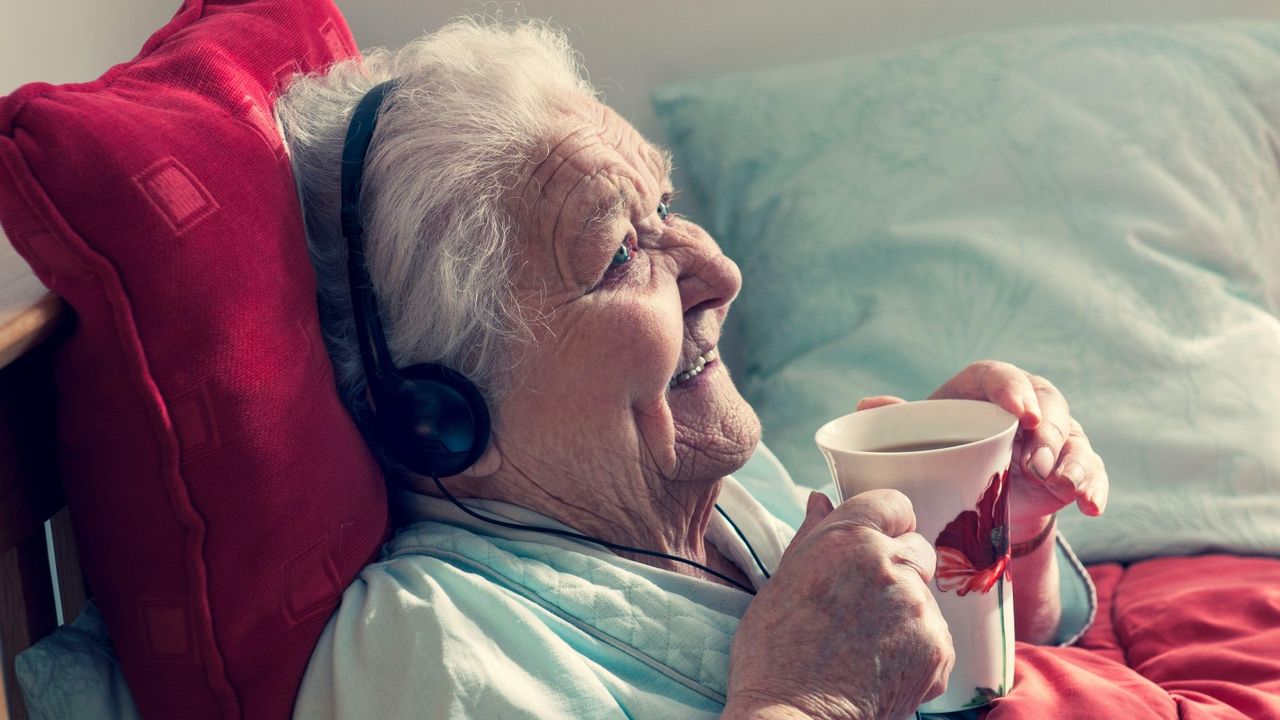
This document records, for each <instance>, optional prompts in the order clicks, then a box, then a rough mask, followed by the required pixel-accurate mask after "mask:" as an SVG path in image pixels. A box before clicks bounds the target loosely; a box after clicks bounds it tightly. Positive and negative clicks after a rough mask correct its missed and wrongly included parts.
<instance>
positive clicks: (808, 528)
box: [791, 490, 835, 545]
mask: <svg viewBox="0 0 1280 720" xmlns="http://www.w3.org/2000/svg"><path fill="white" fill-rule="evenodd" d="M834 509H835V508H833V507H832V505H831V498H828V497H827V496H826V495H823V494H822V493H820V492H818V491H817V490H814V491H812V492H810V493H809V502H808V504H807V505H806V507H805V510H804V522H802V523H800V527H799V529H797V530H796V534H795V537H793V538H791V544H792V545H799V544H800V541H801V540H803V539H804V538H805V537H807V536H808V535H809V533H811V532H813V529H814V528H815V527H817V526H818V525H819V524H820V523H821V522H822V521H823V520H825V519H826V517H827V516H828V515H830V514H831V511H832V510H834Z"/></svg>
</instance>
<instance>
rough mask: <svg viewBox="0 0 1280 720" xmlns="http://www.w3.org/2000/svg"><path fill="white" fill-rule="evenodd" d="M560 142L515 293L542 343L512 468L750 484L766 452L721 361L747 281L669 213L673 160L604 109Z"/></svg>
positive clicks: (541, 185)
mask: <svg viewBox="0 0 1280 720" xmlns="http://www.w3.org/2000/svg"><path fill="white" fill-rule="evenodd" d="M547 141H548V142H547V148H548V152H549V154H548V155H547V156H546V158H545V159H544V160H542V161H541V162H539V163H538V164H537V165H536V166H534V167H533V168H532V170H531V172H530V174H529V176H528V177H527V178H525V179H524V182H522V183H521V184H520V185H519V186H518V187H517V188H516V198H515V208H516V215H517V223H518V227H520V228H521V235H522V237H521V240H522V241H523V242H522V243H520V245H521V247H520V248H519V261H518V263H517V268H518V270H517V272H516V282H517V286H518V290H519V293H520V295H521V306H522V308H523V310H524V311H525V312H528V313H530V315H531V319H532V320H533V321H534V324H535V328H536V334H537V340H538V342H537V343H536V344H535V345H534V347H533V348H532V349H531V351H530V353H529V354H528V356H526V357H525V358H523V359H522V361H521V364H520V366H519V367H518V370H517V372H518V373H519V375H520V378H521V381H520V382H521V383H522V384H520V385H519V386H518V389H517V390H516V391H515V393H514V394H513V395H512V396H511V397H510V399H509V400H508V401H507V402H506V403H505V404H504V405H503V408H502V412H501V414H500V417H501V420H500V426H499V427H498V428H496V431H497V436H498V439H499V442H501V443H502V453H503V457H504V458H505V459H506V460H508V461H511V462H513V463H515V464H516V465H517V467H519V465H520V464H525V465H532V466H537V465H544V466H545V467H543V468H542V471H543V472H554V473H560V474H561V475H563V474H564V473H565V472H573V473H581V479H584V480H587V481H591V480H606V481H607V480H609V479H611V478H617V477H618V476H619V475H621V474H624V473H639V474H643V475H644V476H646V478H647V479H649V480H663V481H668V480H682V479H707V478H719V477H722V476H724V475H725V474H728V473H730V472H733V471H734V470H737V469H738V468H739V467H741V466H742V465H743V464H744V463H745V462H746V460H747V458H748V457H749V456H750V454H751V452H752V450H753V449H754V448H755V445H756V443H757V441H758V440H759V438H760V425H759V420H758V419H757V418H756V415H755V413H754V411H753V410H752V409H751V407H750V406H749V405H748V404H747V402H746V401H745V400H744V399H743V398H742V396H741V395H740V394H739V393H738V391H737V389H736V388H735V387H734V385H733V382H732V380H730V378H729V373H728V371H727V370H726V369H725V368H724V366H723V364H722V363H721V361H720V360H719V358H718V348H717V345H718V343H719V340H720V332H721V328H722V326H723V324H724V319H725V316H726V314H727V313H728V311H729V303H730V302H731V301H732V300H733V299H734V297H736V296H737V294H738V290H739V289H740V288H741V285H742V276H741V274H740V273H739V271H738V268H737V266H736V265H735V264H734V263H733V261H731V260H729V258H728V257H726V256H725V255H724V254H723V253H722V252H720V248H719V246H717V245H716V242H715V241H714V240H713V239H712V238H711V237H710V236H709V235H708V234H707V233H706V232H705V231H703V230H702V228H700V227H698V226H697V225H695V224H693V223H691V222H689V221H687V220H685V219H683V218H680V217H679V216H677V215H676V214H675V210H674V209H672V210H671V211H670V214H668V213H667V211H666V208H665V206H666V204H667V203H668V202H670V200H671V199H672V192H673V191H672V187H671V180H670V178H669V172H670V167H669V161H668V158H667V155H666V154H665V153H663V152H661V151H659V150H657V149H655V148H654V147H653V146H652V145H649V144H648V143H647V142H645V140H644V138H642V137H641V136H640V134H639V133H638V132H636V130H635V129H634V128H633V127H631V125H630V124H629V123H627V122H626V121H625V120H623V119H622V118H621V117H619V116H618V115H617V114H616V113H614V112H613V111H612V110H611V109H609V108H607V107H605V106H604V105H602V104H600V103H598V102H595V101H593V100H592V101H587V102H583V103H581V104H579V105H578V106H576V107H574V108H572V109H570V110H566V111H565V112H564V113H563V114H562V115H561V116H560V119H559V121H558V123H557V124H556V126H555V131H554V132H553V133H552V136H551V137H549V138H548V139H547ZM708 354H710V355H711V356H712V357H713V358H715V359H713V360H711V361H710V362H708V363H706V364H705V367H704V368H703V369H702V371H701V372H700V373H699V374H697V375H696V376H695V377H693V378H692V379H690V380H687V381H684V382H679V383H678V384H676V385H675V386H674V387H672V380H673V378H676V376H677V375H678V374H679V373H682V372H684V371H687V370H689V369H691V368H693V367H696V366H698V365H699V364H700V361H699V359H698V358H699V357H700V356H701V357H702V358H704V359H705V358H706V357H707V356H708ZM522 470H524V469H523V468H522ZM533 471H534V468H532V467H530V468H527V470H526V471H525V472H524V473H523V474H525V475H529V476H531V477H536V475H535V474H534V472H533Z"/></svg>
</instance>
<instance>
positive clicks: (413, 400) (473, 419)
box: [342, 80, 489, 477]
mask: <svg viewBox="0 0 1280 720" xmlns="http://www.w3.org/2000/svg"><path fill="white" fill-rule="evenodd" d="M395 87H396V83H395V81H394V80H388V81H387V82H384V83H382V84H380V85H378V86H376V87H374V88H373V89H372V90H370V91H369V92H368V94H366V95H365V96H364V98H363V99H361V100H360V104H359V105H357V106H356V109H355V112H354V113H352V115H351V125H350V126H349V127H348V128H347V140H346V144H345V145H343V148H342V234H343V235H344V236H345V237H346V238H347V275H348V278H349V280H350V283H351V305H352V309H353V311H354V313H355V320H356V337H357V338H358V339H359V342H360V359H361V360H362V361H363V363H364V370H365V376H366V378H367V382H368V385H369V391H370V392H371V393H372V395H373V404H374V417H375V424H376V427H377V433H378V437H379V438H380V439H381V440H382V442H383V444H384V446H385V448H386V450H387V452H388V454H389V455H391V457H392V459H394V460H395V461H396V462H399V463H400V464H401V465H404V466H405V467H407V468H408V469H410V470H412V471H414V472H415V473H418V474H419V475H426V476H430V477H448V476H450V475H457V474H458V473H460V472H462V471H463V470H465V469H467V468H468V467H470V466H471V465H472V464H473V463H475V461H476V460H479V459H480V455H481V454H482V453H483V452H484V449H485V447H486V446H487V445H488V444H489V407H488V406H487V405H486V404H485V401H484V397H483V396H481V394H480V391H479V390H478V389H477V388H476V386H475V385H474V384H473V383H472V382H471V381H470V380H469V379H467V377H466V376H465V375H463V374H462V373H459V372H457V371H455V370H451V369H449V368H447V367H445V366H443V365H437V364H435V363H420V364H418V365H413V366H411V367H407V368H403V369H401V368H397V367H396V366H395V363H393V362H392V361H391V352H390V351H389V350H388V349H387V336H386V332H385V331H384V330H383V328H382V319H381V318H380V317H379V315H378V299H377V298H376V297H375V296H374V294H373V282H372V281H371V280H370V279H369V271H368V269H367V268H366V267H365V265H364V223H363V221H362V220H361V218H362V215H361V209H360V188H361V177H362V175H363V174H364V158H365V155H366V154H367V153H368V152H369V143H370V141H371V140H372V139H373V128H374V125H375V123H376V122H377V119H378V108H379V107H380V106H381V105H382V100H383V98H384V97H386V95H387V93H389V92H392V91H394V90H395Z"/></svg>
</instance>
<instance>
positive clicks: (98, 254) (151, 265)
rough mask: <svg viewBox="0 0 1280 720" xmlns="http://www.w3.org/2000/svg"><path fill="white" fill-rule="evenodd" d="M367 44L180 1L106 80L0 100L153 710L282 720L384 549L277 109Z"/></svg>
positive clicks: (6, 196) (137, 682)
mask: <svg viewBox="0 0 1280 720" xmlns="http://www.w3.org/2000/svg"><path fill="white" fill-rule="evenodd" d="M354 51H355V46H354V43H353V42H352V40H351V36H350V32H349V31H348V29H347V27H346V24H345V23H344V22H343V19H342V17H341V16H340V15H339V14H338V12H337V10H336V8H334V6H333V5H332V4H331V3H330V2H329V1H328V0H306V1H303V0H253V1H245V0H240V1H238V2H237V1H234V0H222V1H221V2H213V1H209V2H196V1H191V0H189V1H188V2H187V3H186V4H185V5H184V6H183V7H182V8H181V9H180V10H179V11H178V14H177V15H176V16H175V17H174V18H173V20H172V21H171V22H170V23H169V24H168V25H166V26H165V27H164V28H162V29H161V30H160V31H159V32H157V33H156V34H155V35H154V36H152V37H151V39H150V40H148V41H147V43H146V45H145V46H144V47H143V49H142V52H141V53H140V54H139V55H138V57H137V58H135V59H134V60H133V61H131V62H129V63H125V64H123V65H119V66H116V67H114V68H112V69H111V70H110V71H108V72H107V74H106V75H104V76H103V77H102V78H101V79H99V80H97V81H95V82H91V83H85V84H80V85H64V86H51V85H46V84H31V85H26V86H24V87H22V88H20V89H19V90H18V91H17V92H15V93H14V94H13V95H11V96H9V97H7V98H4V99H3V100H0V166H2V167H3V170H0V222H3V225H4V229H5V232H6V234H7V235H8V237H9V238H10V239H11V240H12V241H13V243H14V245H15V246H16V247H17V249H18V251H19V252H20V253H21V254H22V255H23V256H24V257H25V258H26V259H27V260H28V262H30V263H31V266H32V268H34V270H35V271H36V273H37V275H39V277H40V279H41V280H42V281H43V282H44V283H45V284H46V285H48V286H49V287H50V288H51V289H53V290H54V291H55V292H57V293H58V294H59V295H61V296H62V297H63V298H64V299H65V300H66V301H67V302H68V303H69V304H70V306H71V307H72V308H73V309H74V310H75V316H76V321H75V328H74V332H73V334H72V336H71V337H70V338H69V339H68V340H67V341H66V342H65V344H64V345H63V346H62V347H61V348H60V350H59V352H58V356H57V360H56V375H57V382H58V389H59V399H58V411H59V415H60V417H59V434H60V440H61V443H62V449H61V462H62V472H63V482H64V483H65V486H66V493H67V499H68V503H69V505H70V508H71V515H72V520H73V522H74V524H75V529H76V535H77V538H78V541H79V546H80V551H81V557H82V559H83V563H84V567H85V570H86V572H87V574H88V576H89V581H90V583H91V584H92V587H93V590H94V594H95V596H96V598H97V602H98V604H99V606H100V607H101V609H102V612H103V614H104V615H105V616H106V619H107V622H108V624H109V626H110V628H111V634H112V637H113V639H114V642H115V646H116V650H117V652H118V654H119V657H120V661H121V665H122V666H123V668H124V672H125V676H126V678H127V679H128V681H129V685H130V687H131V689H132V690H133V693H134V697H135V699H136V701H137V704H138V706H139V709H140V710H141V712H142V714H143V716H144V717H181V718H201V717H252V718H272V717H288V715H289V714H290V712H291V709H292V703H293V698H294V694H295V693H296V691H297V687H298V684H299V682H300V681H301V677H302V673H303V670H304V669H305V667H306V663H307V659H308V657H309V656H310V653H311V649H312V647H313V645H314V643H315V640H316V637H317V636H318V635H319V633H320V631H321V630H322V629H323V627H324V624H325V622H326V620H327V619H328V617H329V614H330V611H331V610H332V609H333V608H334V607H335V606H336V605H337V602H338V599H339V597H340V595H341V593H342V590H343V589H344V587H345V586H346V585H347V583H349V582H350V581H351V579H352V578H353V577H354V576H355V574H356V572H357V571H358V570H359V568H360V567H361V565H363V564H364V563H365V562H367V561H368V560H369V559H370V558H371V557H372V556H373V555H374V553H375V552H376V550H377V547H378V545H379V544H380V543H381V541H382V540H383V539H384V538H385V536H386V533H387V529H388V523H387V513H386V497H385V489H384V487H383V484H382V481H381V478H380V474H379V472H378V469H377V467H376V464H375V463H374V461H373V459H372V458H371V456H370V455H369V453H368V451H367V449H366V448H365V446H364V444H363V443H362V441H361V439H360V436H359V434H358V432H357V430H356V428H355V427H354V426H353V425H352V423H351V421H350V419H349V418H348V416H347V415H346V413H345V412H344V410H343V408H342V406H341V404H340V402H339V400H338V397H337V394H336V390H335V388H334V382H333V373H332V369H331V367H330V365H329V360H328V356H327V355H326V354H325V349H324V346H323V343H322V341H321V338H320V331H319V325H318V321H317V318H316V308H315V280H314V276H313V274H312V269H311V266H310V264H309V262H308V260H307V257H306V249H305V244H304V241H303V230H302V216H301V212H300V210H299V206H298V200H297V194H296V192H295V189H294V184H293V179H292V176H291V173H290V169H289V161H288V158H287V156H286V154H285V149H284V146H283V145H282V143H281V140H280V137H279V135H278V134H277V131H276V129H275V124H274V122H273V120H272V119H271V106H270V103H271V102H272V99H273V97H274V96H275V95H276V94H278V92H279V90H280V83H281V82H282V81H283V80H284V79H286V78H287V77H288V76H289V75H290V74H291V73H293V72H294V71H296V70H304V71H305V70H316V69H319V68H322V67H324V66H326V65H327V64H329V63H330V62H332V61H333V60H334V59H335V58H338V57H344V56H347V55H350V54H352V53H353V52H354ZM334 191H335V192H337V188H334Z"/></svg>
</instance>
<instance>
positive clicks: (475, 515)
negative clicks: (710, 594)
mask: <svg viewBox="0 0 1280 720" xmlns="http://www.w3.org/2000/svg"><path fill="white" fill-rule="evenodd" d="M431 479H432V480H435V481H436V487H438V488H440V492H442V493H444V496H445V497H446V498H448V499H449V502H451V503H453V504H454V505H456V506H458V509H459V510H461V511H462V512H464V513H466V514H468V515H470V516H471V517H473V518H476V519H477V520H482V521H484V522H487V523H492V524H494V525H499V526H501V527H505V528H511V529H513V530H528V531H531V532H540V533H546V534H548V535H559V536H561V537H567V538H571V539H573V540H584V541H586V542H589V543H595V544H596V545H603V546H604V547H607V548H609V549H610V550H622V551H624V552H633V553H638V554H640V555H648V556H650V557H656V558H664V559H666V560H674V561H675V562H678V563H684V564H685V565H690V566H692V567H696V568H698V569H699V570H701V571H703V572H705V573H710V574H711V575H714V576H716V577H718V578H720V579H721V580H724V581H725V582H727V583H729V584H730V585H733V586H734V587H736V588H738V589H739V590H741V591H743V592H745V593H749V594H751V595H755V594H756V591H755V590H754V589H752V588H749V587H747V586H746V585H743V584H742V583H740V582H738V581H737V580H734V579H733V578H731V577H729V576H728V575H725V574H724V573H720V572H716V571H715V570H712V569H711V568H709V567H707V566H706V565H703V564H701V563H697V562H694V561H693V560H686V559H685V558H682V557H680V556H678V555H668V554H667V553H663V552H658V551H656V550H645V549H643V548H635V547H631V546H629V545H619V544H617V543H611V542H609V541H608V540H598V539H596V538H593V537H591V536H589V535H583V534H581V533H576V532H570V531H568V530H560V529H558V528H544V527H535V526H533V525H521V524H519V523H512V522H507V521H505V520H496V519H494V518H489V517H485V516H484V515H481V514H480V513H477V512H476V511H474V510H472V509H471V508H469V507H467V506H466V505H463V504H462V503H460V502H458V499H457V498H455V497H454V496H453V493H451V492H449V489H448V488H446V487H445V486H444V483H442V482H440V478H439V477H437V476H435V475H432V476H431ZM720 512H721V514H723V513H724V511H723V510H721V511H720ZM734 529H737V528H736V527H735V528H734ZM743 542H746V538H743ZM747 547H748V548H750V547H751V545H750V543H748V544H747ZM751 552H752V554H753V555H754V554H755V550H752V551H751Z"/></svg>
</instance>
